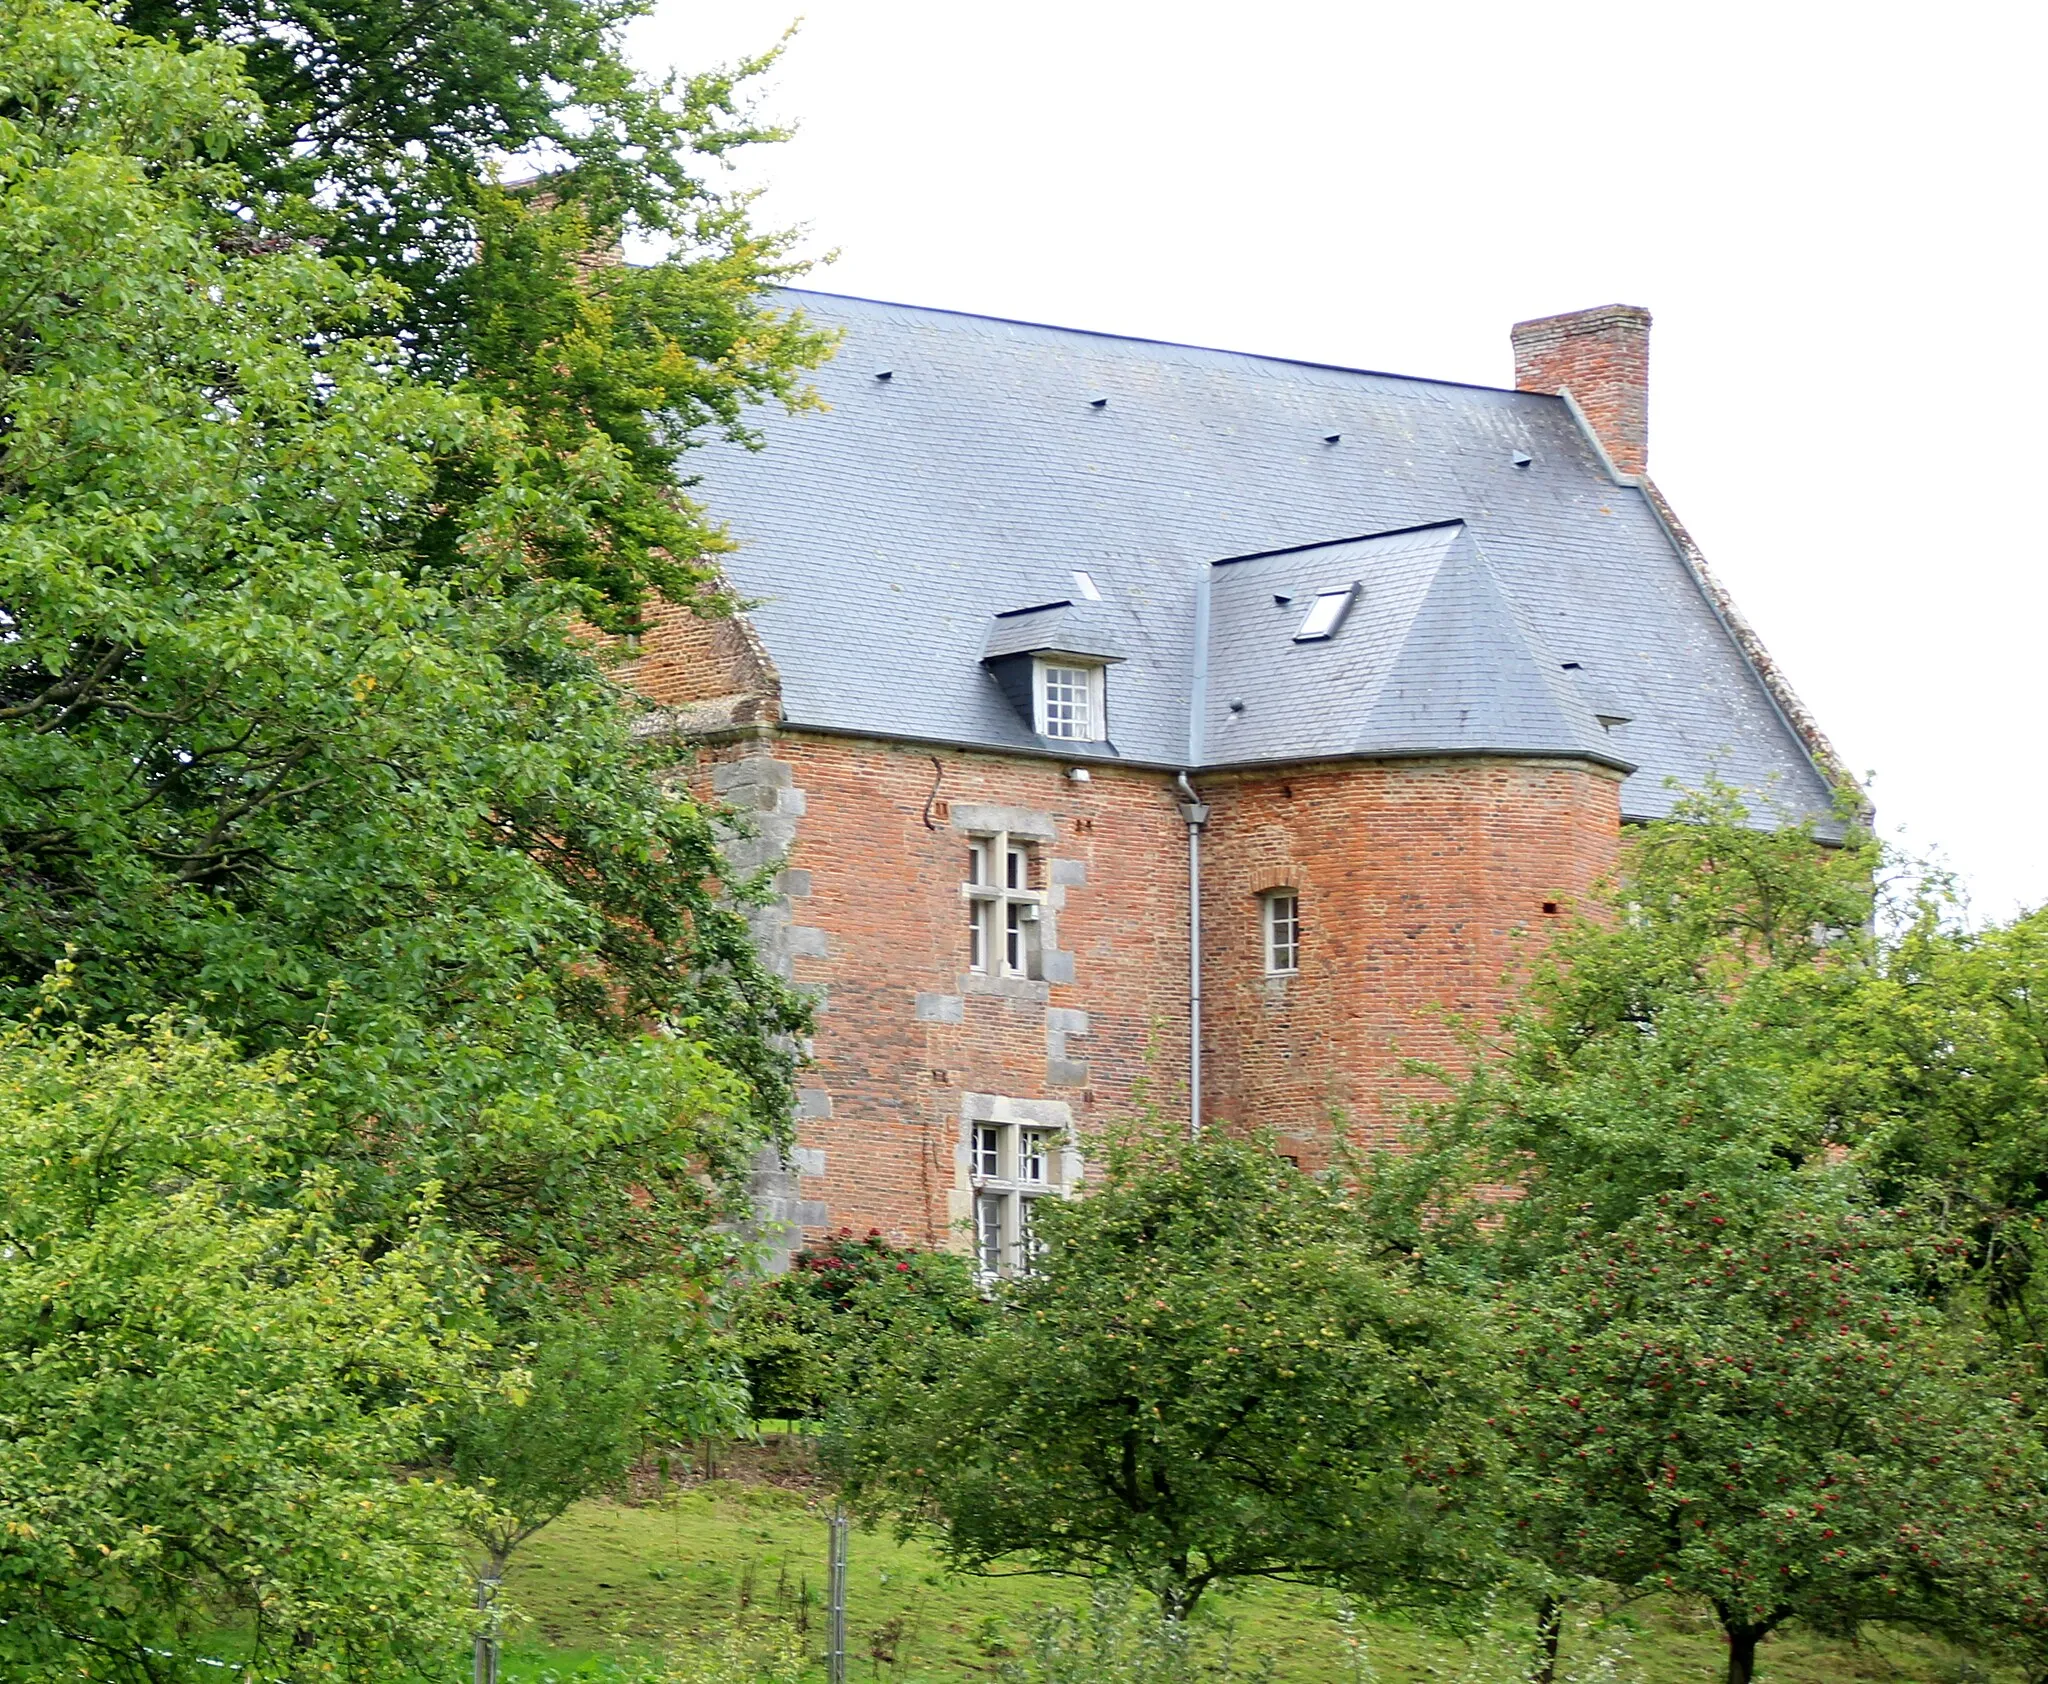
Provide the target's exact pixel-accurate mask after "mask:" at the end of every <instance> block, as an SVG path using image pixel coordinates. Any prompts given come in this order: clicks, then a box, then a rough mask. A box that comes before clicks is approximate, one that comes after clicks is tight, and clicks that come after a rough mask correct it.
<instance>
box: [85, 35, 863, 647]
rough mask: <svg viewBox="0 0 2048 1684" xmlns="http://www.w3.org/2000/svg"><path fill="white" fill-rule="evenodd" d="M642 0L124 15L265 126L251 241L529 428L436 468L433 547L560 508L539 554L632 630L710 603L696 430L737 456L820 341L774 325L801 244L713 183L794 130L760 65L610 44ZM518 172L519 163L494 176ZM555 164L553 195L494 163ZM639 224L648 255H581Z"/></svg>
mask: <svg viewBox="0 0 2048 1684" xmlns="http://www.w3.org/2000/svg"><path fill="white" fill-rule="evenodd" d="M649 9H650V4H649V0H536V3H534V4H530V5H521V6H517V7H508V6H495V5H486V4H480V3H477V0H456V3H454V4H449V5H434V6H428V5H421V4H419V3H418V0H339V3H338V4H327V3H325V0H322V3H321V4H317V5H316V4H312V3H311V0H128V3H127V4H125V5H124V6H121V7H120V8H118V15H119V16H120V17H121V19H122V20H123V21H124V22H126V23H128V24H129V25H130V26H131V27H133V28H135V29H137V30H141V31H144V32H146V33H149V34H153V35H158V36H162V37H164V38H167V39H170V40H173V41H177V42H179V43H181V44H185V45H197V44H200V43H214V44H225V45H229V46H232V47H234V48H235V49H236V50H237V52H238V53H239V54H240V57H241V62H242V65H243V67H244V73H245V75H246V76H247V78H248V82H249V85H250V86H251V87H252V88H253V90H254V92H255V94H256V95H257V97H258V99H259V100H260V101H261V102H262V112H261V115H260V117H259V118H258V119H257V120H256V121H254V122H252V123H249V124H246V125H243V126H242V127H241V128H239V129H238V130H237V132H236V133H235V135H234V136H233V137H232V144H231V147H230V151H229V157H230V159H231V161H232V162H233V163H234V165H235V166H236V169H237V180H238V185H237V188H236V190H235V194H234V197H235V199H236V201H237V202H238V203H239V204H241V205H243V206H244V207H246V208H248V209H249V210H250V211H251V212H252V213H253V214H254V216H255V218H256V220H257V222H258V224H259V225H260V226H262V227H264V228H269V229H281V230H285V231H289V232H293V233H297V234H304V235H316V236H318V238H319V239H320V240H321V242H322V243H323V246H324V249H325V250H326V252H327V254H328V256H329V257H330V258H332V259H334V260H335V261H337V262H338V263H340V264H341V265H342V266H343V267H344V268H345V269H346V270H347V271H348V272H349V273H351V274H360V275H373V276H376V277H378V278H380V279H383V280H386V281H389V282H392V283H395V285H396V286H397V287H398V288H400V289H402V290H401V291H400V292H398V293H396V294H394V295H393V297H394V301H395V311H396V315H395V319H394V321H393V323H392V324H391V326H390V332H391V333H392V334H393V336H394V341H395V346H396V348H397V349H398V350H399V351H400V352H401V353H402V354H403V356H404V357H405V358H406V360H407V361H408V362H409V363H410V365H411V366H412V367H414V368H415V369H416V370H418V371H420V372H422V373H423V374H425V375H427V376H428V377H430V378H432V379H434V380H437V381H440V382H442V383H443V384H447V385H452V386H457V387H460V388H461V389H464V390H466V391H470V392H473V393H476V394H477V395H479V396H480V397H483V398H485V399H487V400H488V401H489V402H490V403H491V404H492V405H493V406H504V407H506V408H508V409H510V410H511V411H514V412H516V413H517V415H518V416H519V418H520V423H521V427H522V445H521V448H520V449H519V450H518V451H517V452H515V453H512V454H509V455H506V456H503V457H500V458H499V459H498V460H497V461H496V462H495V463H494V465H493V467H494V472H493V473H490V474H481V473H478V472H476V471H474V470H473V468H471V467H470V466H469V465H467V464H463V463H460V462H447V463H443V464H442V467H441V474H440V481H439V484H438V485H437V487H436V496H435V501H436V502H437V503H438V504H439V505H440V506H442V507H443V508H444V509H445V510H447V511H448V519H447V521H446V523H445V524H444V525H443V526H442V527H441V528H440V529H439V530H438V531H437V532H435V533H434V534H431V536H434V537H437V538H439V539H440V540H442V542H443V543H444V544H446V545H448V546H450V547H453V546H456V545H459V542H460V538H461V535H462V531H463V529H464V527H465V526H466V525H467V524H468V519H469V511H470V509H471V508H472V506H473V505H474V504H475V503H477V502H478V501H479V500H486V501H487V500H489V499H491V498H493V497H495V496H498V495H500V494H501V492H502V483H503V478H504V477H509V478H510V479H511V480H512V481H513V482H514V483H517V484H518V485H520V486H521V487H522V488H523V489H524V490H525V492H526V493H527V494H528V495H529V496H532V497H535V498H541V499H545V500H546V501H548V502H549V503H551V504H552V505H553V506H554V514H553V518H550V519H546V520H537V521H534V522H533V523H531V525H530V526H529V529H528V531H527V534H526V540H527V550H528V557H529V560H530V562H531V563H532V564H533V565H535V566H537V567H539V568H540V569H542V570H543V571H545V572H546V573H547V574H549V575H550V576H551V577H553V578H555V579H557V580H560V581H563V582H566V583H570V584H573V585H575V586H576V587H578V599H579V601H580V603H581V605H582V607H583V609H584V612H585V613H586V614H588V615H589V616H590V617H591V618H592V619H593V620H595V621H597V622H598V623H600V624H603V625H605V626H607V627H609V628H611V629H614V630H627V629H631V628H632V626H633V625H634V624H635V623H636V615H637V610H638V608H639V607H640V606H641V605H642V604H643V603H644V602H645V601H646V600H647V598H648V596H649V594H650V593H651V592H654V591H660V592H662V593H663V594H665V595H666V596H667V597H668V598H669V599H670V600H671V601H675V602H689V601H693V600H697V599H698V595H699V587H701V586H703V585H705V584H706V583H707V582H708V581H709V580H710V577H711V575H710V573H709V571H708V569H707V568H706V566H705V565H704V563H705V562H706V561H707V560H708V559H709V558H711V557H714V556H715V555H716V554H717V553H718V552H719V551H721V550H723V549H726V548H728V547H729V540H728V539H727V538H726V537H725V535H724V533H723V531H722V530H721V529H720V528H719V527H718V526H717V525H716V524H715V523H714V522H712V521H711V520H710V519H709V518H708V517H707V516H706V515H705V514H704V512H703V511H702V510H701V509H699V508H698V507H697V506H696V505H694V504H693V503H692V502H691V501H690V500H689V498H688V497H687V496H686V495H684V493H683V492H682V490H681V481H680V478H679V475H678V469H677V464H678V461H679V459H680V457H681V455H682V453H683V452H684V451H685V450H687V448H688V447H689V446H690V445H691V444H692V443H693V442H695V441H697V440H698V439H700V438H702V437H724V438H729V439H734V440H740V441H748V440H749V439H750V434H749V432H748V429H747V427H746V424H745V415H746V411H747V409H748V408H749V407H750V406H751V405H752V404H754V403H757V402H761V401H764V400H769V401H777V402H785V403H804V402H807V401H809V399H808V397H807V395H806V389H805V387H804V384H803V376H804V373H805V371H806V370H807V369H809V368H811V367H813V366H815V365H816V363H817V362H818V360H819V359H820V358H821V357H822V356H824V355H825V354H826V352H827V350H828V349H829V340H828V339H827V337H826V336H824V335H821V334H820V333H818V332H817V331H815V330H813V329H811V328H809V327H808V326H807V325H806V324H805V323H804V322H803V321H802V320H801V318H800V317H798V316H796V315H794V314H791V313H786V312H780V311H777V310H775V309H774V308H772V307H771V306H770V305H769V303H768V302H767V300H766V299H765V297H764V293H765V290H766V288H767V287H768V286H770V285H771V284H773V283H775V282H777V281H779V280H781V279H783V278H785V277H787V276H788V275H790V274H793V273H794V272H796V270H797V269H798V267H799V265H796V264H794V263H793V262H792V261H791V260H790V258H789V255H788V253H789V247H790V244H791V240H790V237H789V236H788V235H785V234H780V233H773V232H768V231H764V230H761V229H759V228H757V227H755V226H754V224H753V222H752V219H751V216H750V200H749V197H748V196H747V195H745V194H742V193H736V192H734V191H733V190H731V189H730V188H729V187H725V186H722V185H721V184H720V183H719V181H718V180H717V177H718V175H719V173H720V172H721V171H722V170H723V169H724V168H725V167H726V166H727V163H728V161H729V159H730V156H731V154H732V153H733V152H735V151H736V150H738V149H740V148H743V147H746V146H749V145H756V144H760V143H763V142H769V141H774V140H777V139H780V138H781V134H780V131H777V130H775V129H773V128H769V127H764V126H763V125H761V124H759V123H757V122H755V121H754V120H753V119H752V118H751V117H750V116H749V114H748V113H747V111H746V109H745V101H744V97H743V96H744V90H745V86H746V83H747V81H748V79H749V78H751V77H752V76H754V75H756V74H758V73H759V72H760V71H761V70H763V69H764V68H765V67H766V66H767V64H768V63H769V62H771V60H772V58H773V56H774V55H773V53H772V52H771V53H769V54H766V55H764V56H761V57H758V58H754V59H750V60H748V61H746V62H743V63H741V64H739V65H736V66H733V67H731V68H729V69H718V70H712V71H709V72H706V73H704V74H701V75H697V76H692V77H688V78H683V79H677V78H674V77H670V78H667V79H661V80H649V79H647V78H644V77H641V76H639V75H637V74H636V73H635V72H634V71H633V70H632V68H631V67H630V66H629V65H628V64H627V63H626V61H625V58H624V56H623V53H622V50H621V38H622V33H623V31H624V29H625V27H626V26H627V25H628V24H630V23H631V22H632V21H633V20H634V19H635V18H637V17H639V16H641V15H643V14H644V13H645V12H647V11H648V10H649ZM507 160H510V162H509V163H507ZM536 170H538V171H543V172H545V188H544V190H542V191H534V190H523V191H522V190H515V191H509V192H508V191H507V190H505V189H504V188H503V187H501V186H499V185H498V177H499V176H500V174H501V173H503V174H506V175H510V176H515V177H516V176H518V175H520V174H528V175H530V174H532V172H534V171H536ZM628 235H638V236H641V237H643V238H644V239H646V240H649V241H652V242H656V243H659V244H661V245H664V246H666V247H667V252H666V255H665V256H664V257H663V258H662V259H661V261H659V262H654V263H649V264H645V265H635V266H630V267H628V266H620V265H610V264H605V263H602V262H593V261H592V256H593V254H594V253H599V254H601V253H605V252H609V251H613V250H615V249H616V248H617V247H618V245H619V242H620V241H621V240H622V239H623V238H625V237H626V236H628Z"/></svg>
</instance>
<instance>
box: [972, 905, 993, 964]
mask: <svg viewBox="0 0 2048 1684" xmlns="http://www.w3.org/2000/svg"><path fill="white" fill-rule="evenodd" d="M991 904H992V903H990V902H988V901H985V900H971V901H969V902H968V903H967V968H968V969H969V970H970V971H985V970H987V969H988V933H989V916H990V911H991Z"/></svg>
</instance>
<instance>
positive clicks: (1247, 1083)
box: [1201, 760, 1620, 1162]
mask: <svg viewBox="0 0 2048 1684" xmlns="http://www.w3.org/2000/svg"><path fill="white" fill-rule="evenodd" d="M1619 789H1620V780H1619V779H1618V778H1617V777H1615V776H1614V775H1612V774H1608V773H1603V772H1600V771H1596V770H1594V769H1591V768H1586V767H1575V766H1568V765H1560V764H1557V763H1555V762H1539V761H1529V762H1517V761H1497V760H1439V761H1424V762H1394V763H1386V764H1371V763H1364V764H1358V763H1354V764H1342V765H1328V766H1319V767H1304V768H1299V769H1294V770H1289V771H1284V772H1277V773H1260V774H1255V775H1238V776H1234V777H1230V778H1222V777H1210V778H1205V779H1203V780H1202V783H1201V790H1202V794H1203V796H1204V798H1205V799H1206V800H1207V801H1208V802H1209V804H1210V808H1211V814H1212V816H1211V820H1210V825H1209V832H1208V836H1207V837H1206V839H1205V843H1204V850H1203V865H1204V869H1203V884H1202V907H1203V919H1202V949H1203V969H1204V978H1203V1014H1204V1022H1205V1033H1204V1035H1203V1041H1204V1043H1205V1048H1206V1057H1205V1061H1204V1067H1203V1090H1204V1091H1203V1100H1204V1104H1203V1109H1204V1111H1205V1112H1206V1113H1207V1114H1208V1119H1209V1120H1210V1121H1212V1122H1217V1123H1224V1124H1242V1125H1251V1126H1255V1127H1270V1128H1273V1129H1276V1130H1278V1131H1280V1132H1281V1133H1283V1134H1286V1135H1288V1136H1291V1137H1294V1138H1296V1139H1297V1140H1298V1141H1299V1142H1300V1143H1301V1155H1302V1157H1303V1161H1304V1162H1309V1161H1319V1160H1320V1156H1321V1154H1320V1151H1319V1150H1318V1148H1317V1146H1316V1144H1315V1143H1316V1141H1317V1140H1318V1139H1319V1138H1326V1137H1327V1129H1328V1127H1329V1122H1330V1119H1331V1118H1332V1117H1333V1116H1339V1117H1342V1118H1343V1119H1344V1120H1345V1121H1346V1122H1347V1124H1348V1125H1349V1126H1350V1127H1351V1129H1352V1132H1353V1136H1354V1138H1357V1139H1386V1138H1387V1137H1388V1134H1389V1131H1390V1130H1391V1129H1392V1128H1393V1127H1394V1126H1396V1124H1395V1119H1394V1118H1393V1116H1392V1115H1391V1114H1390V1111H1389V1108H1388V1101H1389V1099H1390V1098H1391V1097H1393V1095H1394V1093H1396V1092H1400V1091H1409V1092H1412V1091H1415V1089H1416V1086H1417V1084H1416V1083H1415V1082H1414V1081H1413V1079H1412V1078H1407V1079H1404V1078H1403V1077H1402V1076H1401V1074H1400V1070H1401V1064H1402V1061H1403V1060H1404V1059H1408V1058H1423V1059H1429V1060H1440V1061H1445V1062H1449V1063H1451V1064H1454V1065H1455V1064H1456V1063H1458V1062H1460V1060H1461V1054H1460V1049H1459V1045H1458V1042H1457V1040H1456V1037H1455V1035H1454V1034H1453V1033H1452V1031H1451V1030H1450V1029H1449V1028H1448V1027H1447V1026H1446V1025H1445V1024H1444V1023H1443V1021H1442V1019H1441V1016H1440V1014H1441V1011H1442V1009H1443V1008H1445V1007H1449V1008H1451V1009H1452V1010H1453V1011H1456V1012H1459V1013H1466V1014H1472V1015H1474V1016H1476V1018H1477V1019H1479V1020H1480V1021H1482V1022H1484V1021H1487V1020H1490V1019H1493V1018H1495V1017H1497V1015H1498V1014H1499V1012H1500V1010H1501V1009H1502V1007H1503V1005H1504V1004H1505V1003H1506V1000H1507V997H1508V991H1509V987H1510V982H1509V979H1510V978H1511V977H1512V975H1513V974H1514V973H1515V972H1516V971H1518V970H1519V969H1520V968H1521V967H1522V966H1523V965H1524V964H1526V961H1527V957H1528V954H1529V950H1530V944H1531V942H1532V940H1541V939H1543V936H1544V933H1545V931H1546V927H1555V926H1556V924H1557V921H1558V919H1559V918H1560V917H1562V916H1564V915H1565V914H1566V913H1568V912H1569V910H1570V902H1571V901H1572V899H1573V898H1575V897H1577V896H1580V895H1583V894H1584V892H1585V891H1586V889H1587V888H1589V887H1590V886H1591V885H1592V884H1593V883H1594V882H1595V881H1597V880H1598V879H1599V878H1600V877H1601V876H1602V875H1604V874H1605V873H1606V872H1607V871H1608V870H1609V869H1610V868H1611V867H1612V865H1613V863H1614V858H1615V853H1616V850H1617V848H1618V846H1619V839H1620V808H1619ZM1281 885H1288V886H1292V887H1294V888H1295V889H1296V890H1297V892H1298V894H1299V897H1300V909H1301V922H1302V944H1301V961H1300V970H1299V972H1298V974H1296V975H1295V976H1292V977H1288V978H1284V979H1283V978H1278V977H1275V978H1268V977H1267V976H1266V975H1265V951H1264V936H1263V930H1262V927H1261V923H1260V904H1259V897H1260V892H1261V891H1262V890H1266V889H1270V888H1274V887H1277V886H1281ZM1545 902H1550V903H1552V904H1553V905H1556V906H1557V907H1559V909H1560V910H1559V912H1557V913H1555V914H1549V913H1546V912H1545V911H1544V910H1543V908H1544V903H1545ZM1290 1150H1291V1148H1290Z"/></svg>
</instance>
